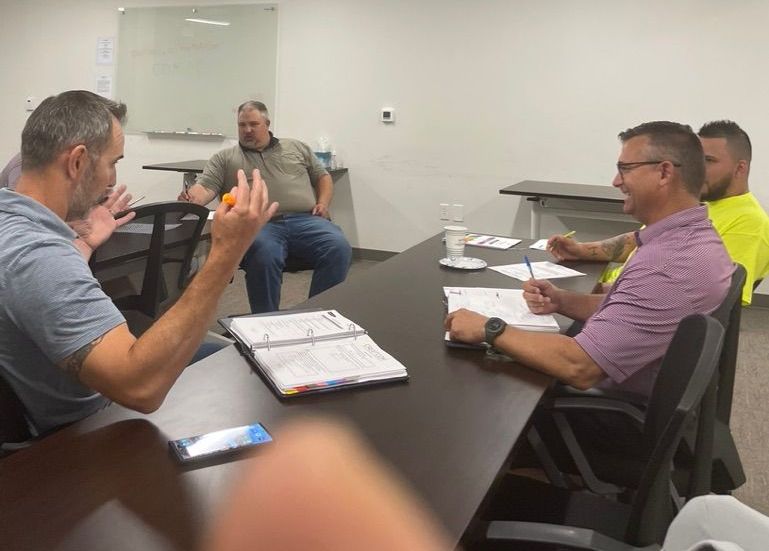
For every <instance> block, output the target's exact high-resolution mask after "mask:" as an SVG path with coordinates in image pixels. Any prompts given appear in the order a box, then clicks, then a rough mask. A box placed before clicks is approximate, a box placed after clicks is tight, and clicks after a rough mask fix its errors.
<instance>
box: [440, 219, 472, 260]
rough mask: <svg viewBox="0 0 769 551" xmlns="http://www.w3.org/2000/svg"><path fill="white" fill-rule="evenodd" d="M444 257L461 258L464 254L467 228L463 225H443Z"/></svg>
mask: <svg viewBox="0 0 769 551" xmlns="http://www.w3.org/2000/svg"><path fill="white" fill-rule="evenodd" d="M443 229H444V231H445V232H446V258H449V259H455V258H462V257H463V256H464V255H465V237H467V228H466V227H464V226H445V227H444V228H443Z"/></svg>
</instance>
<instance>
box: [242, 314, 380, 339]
mask: <svg viewBox="0 0 769 551" xmlns="http://www.w3.org/2000/svg"><path fill="white" fill-rule="evenodd" d="M230 331H232V332H234V333H235V334H237V335H238V336H239V337H240V338H241V340H242V341H243V342H245V343H246V344H248V346H261V345H263V344H264V345H265V346H266V344H267V341H269V342H270V343H272V344H286V343H296V342H308V341H310V340H312V339H326V338H329V337H335V336H347V335H363V334H364V333H365V332H366V331H365V330H364V329H363V328H362V327H361V326H360V325H358V324H357V323H355V322H353V321H351V320H349V319H348V318H346V317H344V316H343V315H342V314H340V313H339V312H337V311H336V310H319V311H310V312H296V313H293V314H274V315H268V316H244V317H239V318H234V319H233V320H232V323H231V324H230Z"/></svg>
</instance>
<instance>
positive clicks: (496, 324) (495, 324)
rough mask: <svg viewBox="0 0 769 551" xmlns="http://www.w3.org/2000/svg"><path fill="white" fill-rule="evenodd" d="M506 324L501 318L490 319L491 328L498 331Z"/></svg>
mask: <svg viewBox="0 0 769 551" xmlns="http://www.w3.org/2000/svg"><path fill="white" fill-rule="evenodd" d="M504 326H505V322H504V321H502V320H501V319H499V318H491V319H490V320H489V330H490V331H492V332H494V333H496V332H497V331H499V330H500V329H502V328H503V327H504Z"/></svg>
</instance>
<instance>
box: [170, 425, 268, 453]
mask: <svg viewBox="0 0 769 551" xmlns="http://www.w3.org/2000/svg"><path fill="white" fill-rule="evenodd" d="M267 442H272V436H270V433H268V432H267V430H266V429H265V428H264V427H263V426H262V425H261V424H260V423H254V424H253V425H245V426H243V427H235V428H232V429H224V430H219V431H216V432H209V433H208V434H201V435H199V436H190V437H189V438H180V439H179V440H171V441H170V442H169V445H171V447H172V448H173V450H174V451H175V452H176V454H177V455H178V456H179V458H180V459H182V460H191V459H197V458H201V457H208V456H211V455H217V454H221V453H228V452H233V451H236V450H239V449H241V448H246V447H250V446H256V445H259V444H266V443H267Z"/></svg>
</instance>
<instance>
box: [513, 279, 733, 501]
mask: <svg viewBox="0 0 769 551" xmlns="http://www.w3.org/2000/svg"><path fill="white" fill-rule="evenodd" d="M744 283H745V269H744V268H743V267H742V266H741V265H739V264H737V265H736V269H735V271H734V273H733V274H732V279H731V284H730V287H729V290H728V292H727V294H726V297H725V298H724V300H723V301H722V303H721V305H720V306H719V307H718V309H717V310H716V311H715V312H714V313H713V317H714V318H715V319H716V320H718V321H719V322H720V323H721V325H722V326H723V327H724V328H725V336H724V344H723V347H722V350H721V354H720V357H719V365H718V373H719V374H718V382H717V393H716V394H713V396H712V398H711V396H710V394H708V396H707V397H706V400H705V402H704V403H703V408H702V410H703V414H702V415H700V416H699V418H698V422H697V423H696V424H695V423H692V424H691V425H690V426H688V427H687V430H686V431H685V438H684V442H683V444H682V446H681V449H680V450H679V452H678V453H677V455H676V458H675V465H676V472H675V475H674V481H675V487H676V488H677V492H675V493H674V495H678V496H680V497H681V499H680V501H679V505H681V506H682V505H683V502H684V501H685V500H687V499H690V498H692V497H695V496H697V495H702V494H703V493H707V492H709V491H713V492H716V493H728V492H729V491H731V490H733V489H735V488H737V487H739V486H740V485H742V484H743V483H744V482H745V473H744V471H743V468H742V463H741V461H740V458H739V454H738V452H737V447H736V445H735V443H734V439H733V437H732V434H731V431H730V429H729V417H730V415H731V404H732V394H733V391H734V377H735V372H736V367H737V349H738V345H739V330H740V316H741V312H742V308H741V300H740V297H741V295H742V288H743V286H744ZM581 399H589V400H590V402H589V403H591V404H592V406H593V407H598V406H599V404H601V403H602V402H601V401H602V400H603V401H605V404H606V407H609V408H616V407H624V408H626V409H627V410H628V411H632V412H634V413H633V414H634V415H635V417H636V419H637V421H638V422H639V423H642V422H643V419H644V415H645V413H644V412H645V408H646V406H645V403H644V402H645V400H644V399H643V398H642V397H640V396H637V395H635V394H632V393H626V392H619V391H615V390H612V391H607V390H599V389H590V390H586V391H582V390H577V389H574V388H572V387H569V386H566V385H556V386H555V387H554V388H553V389H552V391H551V393H550V394H549V400H550V402H549V404H550V407H551V408H553V409H558V408H559V407H562V408H565V407H576V406H573V404H578V403H579V400H581ZM711 400H712V402H713V403H712V404H711V403H710V402H711ZM558 417H559V416H556V418H558ZM556 424H557V425H558V427H559V431H560V432H561V434H562V436H564V438H565V440H566V441H565V443H566V445H567V446H569V445H570V443H572V441H573V440H574V439H575V437H573V436H572V435H569V434H564V432H565V428H564V427H565V425H564V421H557V422H556ZM528 438H529V441H530V443H531V445H532V447H533V448H534V450H535V452H536V454H537V456H538V457H539V459H540V462H541V464H542V466H543V468H544V470H545V471H546V473H547V476H548V478H549V479H550V480H551V481H553V482H554V483H556V484H559V485H561V486H563V487H568V479H567V477H565V475H564V474H563V473H562V472H560V470H559V469H558V468H557V466H556V465H555V462H554V460H553V458H552V456H551V454H550V452H549V450H548V449H547V447H546V446H545V444H544V443H543V442H542V440H541V438H540V437H539V435H538V434H537V432H536V429H533V430H531V431H530V433H529V435H528ZM704 448H707V449H708V453H710V454H711V455H712V457H713V462H712V465H711V466H706V465H703V464H702V463H701V458H702V457H703V452H702V451H701V450H703V449H704ZM576 453H577V455H579V452H576ZM593 459H594V460H593V464H594V470H595V471H596V472H595V475H596V476H595V477H593V476H592V475H591V473H587V474H586V476H584V477H583V481H584V483H585V485H586V486H587V487H588V488H590V489H591V491H594V492H598V493H606V494H611V493H615V494H616V493H620V492H622V490H623V486H627V485H628V484H632V481H633V480H637V472H638V470H639V468H640V466H639V464H638V462H637V461H633V459H632V458H631V457H628V458H627V462H626V463H625V464H624V465H622V464H620V463H619V462H616V461H615V462H609V463H606V464H605V463H604V462H602V461H600V460H596V459H595V458H593ZM577 467H578V468H579V465H577ZM607 482H608V484H607Z"/></svg>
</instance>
